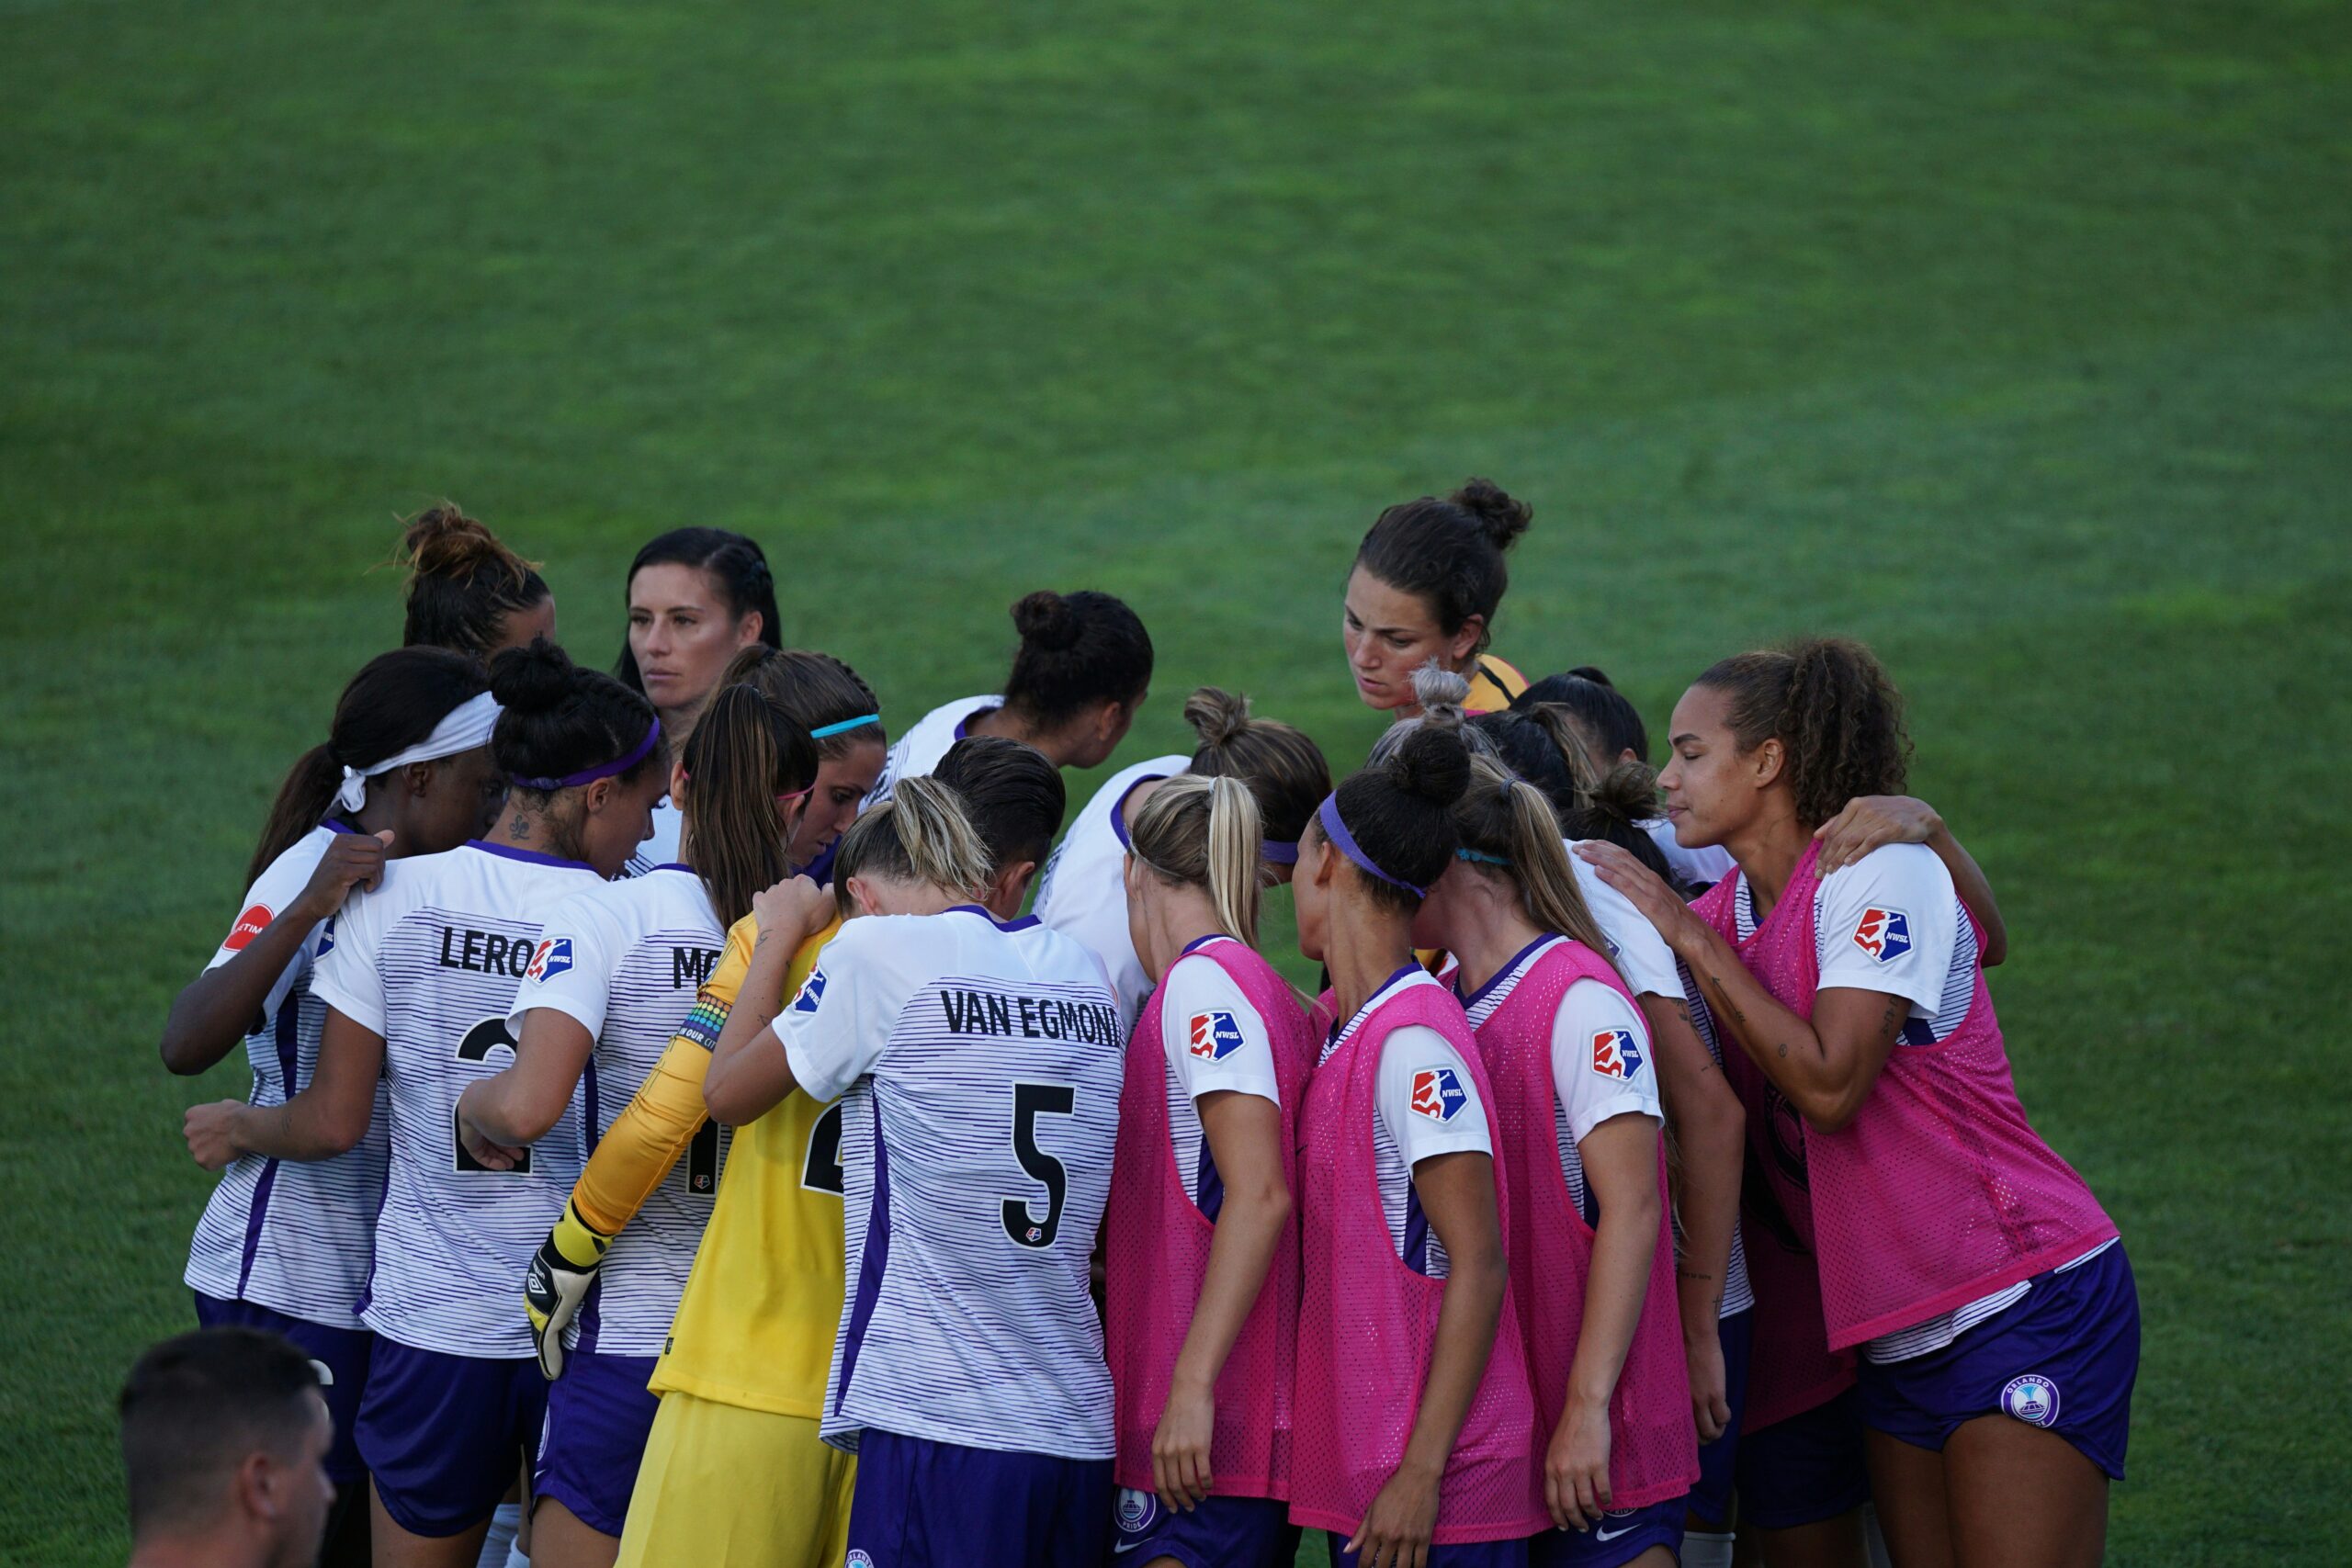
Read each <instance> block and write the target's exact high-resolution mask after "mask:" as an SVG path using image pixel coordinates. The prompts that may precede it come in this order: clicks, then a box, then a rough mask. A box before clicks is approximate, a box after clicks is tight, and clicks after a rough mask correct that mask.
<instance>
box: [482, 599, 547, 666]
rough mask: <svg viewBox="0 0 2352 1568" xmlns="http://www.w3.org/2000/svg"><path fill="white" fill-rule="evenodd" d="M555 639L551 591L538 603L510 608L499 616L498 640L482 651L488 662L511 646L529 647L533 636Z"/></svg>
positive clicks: (483, 659) (484, 661)
mask: <svg viewBox="0 0 2352 1568" xmlns="http://www.w3.org/2000/svg"><path fill="white" fill-rule="evenodd" d="M533 637H545V638H547V639H548V641H549V642H553V641H555V595H554V594H552V593H550V594H548V596H547V597H546V598H544V599H542V600H540V601H539V602H538V603H537V604H526V605H524V606H523V607H522V608H521V609H519V610H509V611H507V612H506V613H505V614H504V615H501V616H499V617H498V640H497V642H495V643H494V644H492V646H491V647H490V648H489V649H485V650H484V651H483V653H482V656H481V659H482V662H483V663H485V664H487V663H489V662H490V661H491V660H493V659H495V658H497V657H498V656H499V655H500V654H501V653H503V652H504V651H505V650H506V649H510V648H528V647H530V646H531V639H532V638H533Z"/></svg>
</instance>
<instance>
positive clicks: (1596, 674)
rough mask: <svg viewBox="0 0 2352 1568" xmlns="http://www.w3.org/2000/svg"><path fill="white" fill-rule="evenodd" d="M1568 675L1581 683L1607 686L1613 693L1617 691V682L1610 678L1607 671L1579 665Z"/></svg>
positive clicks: (1588, 665) (1587, 665)
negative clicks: (1587, 682)
mask: <svg viewBox="0 0 2352 1568" xmlns="http://www.w3.org/2000/svg"><path fill="white" fill-rule="evenodd" d="M1568 673H1569V674H1571V675H1574V676H1575V677H1576V678H1577V680H1579V681H1589V682H1592V683H1593V684H1594V685H1596V686H1606V687H1608V688H1609V689H1610V690H1611V691H1612V692H1613V691H1615V690H1616V689H1617V682H1614V681H1611V679H1610V678H1609V676H1608V673H1607V671H1602V670H1600V669H1598V668H1596V667H1595V666H1593V665H1590V664H1579V665H1577V667H1576V668H1575V669H1573V670H1571V671H1568Z"/></svg>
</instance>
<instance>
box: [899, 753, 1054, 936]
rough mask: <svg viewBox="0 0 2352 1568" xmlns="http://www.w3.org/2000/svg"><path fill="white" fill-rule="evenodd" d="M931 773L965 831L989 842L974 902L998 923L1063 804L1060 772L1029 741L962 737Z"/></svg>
mask: <svg viewBox="0 0 2352 1568" xmlns="http://www.w3.org/2000/svg"><path fill="white" fill-rule="evenodd" d="M931 776H932V777H933V778H935V779H937V780H938V781H939V782H940V783H941V784H945V785H947V787H948V788H950V789H952V790H954V791H955V792H956V795H959V796H961V797H962V799H963V802H964V810H965V814H966V815H967V816H968V817H970V818H971V819H972V830H973V831H974V832H976V833H978V835H979V836H980V842H981V843H983V844H985V845H986V846H988V852H989V879H988V881H987V882H986V883H984V884H983V885H982V886H981V887H980V907H981V908H985V909H986V910H988V912H989V914H991V915H994V916H995V917H996V918H997V919H1000V920H1009V919H1013V918H1014V917H1015V916H1017V915H1019V914H1020V913H1021V901H1022V899H1023V898H1024V897H1027V896H1028V893H1029V884H1030V882H1031V881H1032V880H1034V879H1035V876H1036V874H1037V868H1038V867H1039V866H1041V865H1043V864H1045V863H1046V855H1047V854H1048V853H1050V852H1052V850H1053V847H1054V835H1055V834H1057V833H1058V832H1060V831H1061V830H1062V814H1063V813H1064V812H1066V811H1067V810H1069V790H1068V789H1067V788H1066V787H1064V785H1063V784H1062V773H1061V770H1060V769H1059V768H1057V767H1055V766H1054V765H1053V763H1051V762H1049V761H1046V755H1045V753H1044V752H1042V751H1040V750H1037V749H1036V748H1035V747H1034V746H1023V744H1021V742H1020V741H1018V740H1006V739H1001V738H1000V737H997V736H993V735H967V736H966V737H964V739H961V740H958V741H957V742H956V744H955V745H953V746H950V747H949V748H947V755H945V756H944V757H942V758H941V759H940V760H939V766H938V767H937V768H936V769H934V770H933V773H932V775H931Z"/></svg>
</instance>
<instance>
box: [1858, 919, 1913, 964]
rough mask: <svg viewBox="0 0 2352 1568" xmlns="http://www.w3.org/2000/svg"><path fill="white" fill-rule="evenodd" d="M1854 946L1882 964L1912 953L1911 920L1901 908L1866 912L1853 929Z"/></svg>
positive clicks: (1890, 962)
mask: <svg viewBox="0 0 2352 1568" xmlns="http://www.w3.org/2000/svg"><path fill="white" fill-rule="evenodd" d="M1854 945H1855V946H1856V947H1859V948H1860V949H1861V950H1862V951H1863V952H1864V953H1869V954H1870V955H1871V957H1872V958H1874V959H1876V960H1877V961H1878V962H1879V963H1881V964H1892V963H1893V962H1894V960H1896V959H1898V958H1900V957H1902V956H1903V955H1904V954H1905V953H1908V952H1910V951H1911V917H1910V916H1908V915H1906V914H1905V913H1904V912H1903V911H1902V910H1900V909H1864V910H1863V911H1862V919H1861V922H1860V924H1859V925H1857V926H1855V927H1854Z"/></svg>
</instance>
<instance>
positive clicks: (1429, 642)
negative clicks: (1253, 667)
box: [1340, 479, 1535, 718]
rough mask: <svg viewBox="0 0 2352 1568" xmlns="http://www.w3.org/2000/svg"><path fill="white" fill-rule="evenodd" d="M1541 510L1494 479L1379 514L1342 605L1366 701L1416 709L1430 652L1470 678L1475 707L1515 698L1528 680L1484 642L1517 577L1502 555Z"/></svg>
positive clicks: (1401, 713) (1345, 636)
mask: <svg viewBox="0 0 2352 1568" xmlns="http://www.w3.org/2000/svg"><path fill="white" fill-rule="evenodd" d="M1534 517H1535V509H1534V508H1533V507H1532V506H1530V505H1528V504H1527V502H1523V501H1514V500H1513V499H1511V497H1510V495H1508V494H1507V493H1505V492H1504V491H1503V489H1502V487H1501V486H1499V485H1498V484H1496V483H1495V482H1494V481H1493V480H1492V479H1472V480H1470V481H1469V482H1468V483H1467V484H1465V485H1464V486H1463V487H1462V488H1461V489H1460V490H1457V491H1454V492H1453V494H1452V495H1449V496H1447V497H1446V498H1445V499H1444V500H1442V501H1441V500H1439V499H1438V498H1437V497H1435V496H1430V495H1425V496H1423V497H1421V498H1420V499H1419V501H1408V502H1402V503H1401V504H1398V505H1396V506H1392V507H1390V508H1389V509H1388V510H1387V511H1385V512H1384V513H1381V514H1380V516H1379V519H1378V520H1377V521H1375V522H1374V524H1373V525H1372V527H1371V529H1370V530H1369V531H1368V532H1367V533H1366V534H1365V535H1364V536H1363V544H1361V545H1359V546H1358V547H1356V559H1355V565H1354V567H1353V568H1352V569H1351V570H1350V571H1349V573H1348V586H1347V593H1346V599H1345V603H1344V604H1343V605H1342V608H1341V615H1342V616H1343V624H1342V626H1341V628H1340V643H1341V645H1342V646H1343V647H1344V648H1345V649H1347V655H1348V670H1349V672H1350V673H1351V674H1352V675H1353V676H1354V677H1355V682H1356V695H1357V696H1359V697H1361V698H1362V699H1363V703H1364V705H1365V706H1367V707H1373V708H1379V709H1382V710H1383V711H1385V712H1387V713H1389V714H1391V715H1393V716H1396V717H1397V718H1410V717H1412V716H1413V715H1414V714H1416V713H1417V712H1419V705H1418V704H1416V702H1415V701H1414V698H1413V671H1417V670H1419V669H1420V668H1421V667H1422V666H1423V665H1425V664H1427V663H1429V662H1430V660H1436V661H1437V663H1438V665H1439V667H1440V668H1441V669H1444V670H1450V671H1453V672H1454V673H1456V674H1458V675H1461V676H1462V677H1463V678H1464V679H1465V680H1467V681H1468V682H1470V701H1469V709H1470V711H1471V712H1472V713H1487V712H1491V711H1493V710H1495V709H1497V708H1501V707H1505V706H1508V705H1510V700H1511V697H1512V696H1513V695H1514V694H1516V693H1518V692H1520V691H1521V690H1522V689H1523V688H1524V687H1525V686H1526V685H1527V677H1526V676H1524V675H1521V673H1520V672H1519V671H1517V670H1514V669H1512V668H1511V667H1510V665H1509V664H1506V663H1504V662H1503V661H1502V660H1500V659H1498V658H1496V657H1495V656H1494V655H1493V654H1491V653H1489V652H1487V645H1488V644H1489V643H1491V642H1492V641H1493V640H1494V623H1495V613H1496V611H1497V610H1498V609H1499V608H1501V605H1502V602H1503V591H1504V590H1505V589H1507V588H1508V587H1510V568H1509V567H1508V566H1507V565H1506V564H1505V561H1504V556H1505V555H1506V553H1508V552H1509V551H1510V547H1512V546H1513V545H1515V544H1517V543H1518V542H1519V537H1520V536H1521V535H1522V534H1524V533H1526V532H1527V527H1528V525H1529V524H1530V523H1531V522H1532V521H1533V520H1534Z"/></svg>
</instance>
